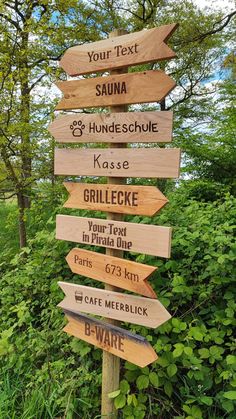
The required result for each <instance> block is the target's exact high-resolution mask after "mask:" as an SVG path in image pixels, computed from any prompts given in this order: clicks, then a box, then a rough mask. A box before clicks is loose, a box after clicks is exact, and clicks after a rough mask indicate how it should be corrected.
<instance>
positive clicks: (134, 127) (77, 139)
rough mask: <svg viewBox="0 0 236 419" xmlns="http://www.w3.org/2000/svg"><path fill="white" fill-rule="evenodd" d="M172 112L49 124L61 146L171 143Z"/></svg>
mask: <svg viewBox="0 0 236 419" xmlns="http://www.w3.org/2000/svg"><path fill="white" fill-rule="evenodd" d="M172 123H173V112H172V111H165V112H158V111H156V112H126V113H125V112H119V113H113V114H112V113H101V114H94V113H93V114H84V113H79V114H77V115H76V116H75V115H63V116H60V117H58V118H56V119H55V120H54V121H53V122H52V123H51V124H50V125H49V128H48V129H49V132H50V133H51V134H52V135H53V136H54V138H55V140H56V141H57V142H60V143H87V142H94V143H95V142H106V143H107V142H108V143H110V142H117V143H118V142H119V143H131V142H137V143H139V142H142V143H145V142H155V143H156V142H163V143H166V142H170V141H171V140H172Z"/></svg>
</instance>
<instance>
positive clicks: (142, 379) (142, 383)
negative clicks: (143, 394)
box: [136, 375, 149, 390]
mask: <svg viewBox="0 0 236 419" xmlns="http://www.w3.org/2000/svg"><path fill="white" fill-rule="evenodd" d="M136 384H137V387H138V389H139V390H142V389H144V388H147V387H148V386H149V378H148V376H147V375H140V376H139V377H138V378H137V380H136Z"/></svg>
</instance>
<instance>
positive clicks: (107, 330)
mask: <svg viewBox="0 0 236 419" xmlns="http://www.w3.org/2000/svg"><path fill="white" fill-rule="evenodd" d="M63 311H64V313H65V315H66V317H67V319H68V324H67V325H66V326H65V327H64V329H63V331H64V332H66V333H68V334H69V335H72V336H74V337H77V338H79V339H82V340H84V341H86V342H88V343H91V344H92V345H95V346H97V347H98V348H101V349H103V350H104V351H108V352H110V353H112V354H114V355H116V356H118V357H120V358H123V359H125V360H127V361H129V362H132V363H133V364H135V365H138V366H139V367H142V368H143V367H146V366H147V365H148V364H151V363H152V362H154V361H156V360H157V358H158V357H157V354H156V353H155V351H154V350H153V348H152V347H151V345H150V343H149V342H147V340H146V339H145V338H143V337H142V336H139V335H136V334H133V333H130V332H128V331H127V330H124V329H121V328H120V327H116V326H113V325H110V324H108V323H104V322H101V321H99V320H97V319H95V318H91V317H89V316H86V315H84V314H83V315H82V314H77V313H73V312H71V311H68V310H63Z"/></svg>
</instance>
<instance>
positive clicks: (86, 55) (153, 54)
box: [60, 23, 178, 76]
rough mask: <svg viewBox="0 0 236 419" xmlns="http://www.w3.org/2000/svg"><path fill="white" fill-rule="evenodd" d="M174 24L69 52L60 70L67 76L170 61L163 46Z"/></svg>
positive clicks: (69, 50) (172, 53) (82, 46)
mask: <svg viewBox="0 0 236 419" xmlns="http://www.w3.org/2000/svg"><path fill="white" fill-rule="evenodd" d="M177 26H178V25H177V24H175V23H173V24H170V25H164V26H160V27H159V28H153V29H149V30H143V31H140V32H134V33H131V34H128V35H122V36H118V37H113V38H110V39H106V40H103V41H98V42H93V43H90V44H83V45H78V46H75V47H72V48H69V49H68V50H67V51H66V52H65V54H64V55H63V57H62V59H61V61H60V66H61V67H62V68H63V70H65V71H66V72H67V73H68V74H69V75H70V76H77V75H79V74H86V73H92V72H96V71H101V70H109V69H111V68H119V67H126V66H129V65H135V64H143V63H148V62H153V61H159V60H165V59H169V58H174V57H175V56H176V54H175V53H174V52H173V51H172V50H171V49H170V48H169V47H168V46H167V45H166V43H165V42H166V41H167V39H168V38H169V37H170V36H171V34H172V33H173V32H174V31H175V29H176V28H177Z"/></svg>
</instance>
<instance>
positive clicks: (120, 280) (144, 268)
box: [66, 248, 157, 298]
mask: <svg viewBox="0 0 236 419" xmlns="http://www.w3.org/2000/svg"><path fill="white" fill-rule="evenodd" d="M66 261H67V263H68V265H69V267H70V269H71V271H72V272H73V273H75V274H79V275H83V276H86V277H88V278H92V279H96V280H98V281H100V282H104V283H105V284H109V285H113V286H115V287H118V288H123V289H125V290H128V291H133V292H136V293H137V294H142V295H145V296H146V297H150V298H156V293H155V291H154V290H153V289H152V287H151V285H150V284H149V283H148V282H147V279H148V278H149V276H150V275H151V274H152V273H153V272H155V271H156V270H157V268H156V267H155V266H150V265H144V264H142V263H137V262H131V261H130V260H125V259H121V258H118V257H114V256H108V255H104V254H102V253H96V252H92V251H90V250H85V249H78V248H74V249H72V250H71V251H70V252H69V253H68V255H67V257H66Z"/></svg>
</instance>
